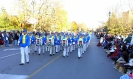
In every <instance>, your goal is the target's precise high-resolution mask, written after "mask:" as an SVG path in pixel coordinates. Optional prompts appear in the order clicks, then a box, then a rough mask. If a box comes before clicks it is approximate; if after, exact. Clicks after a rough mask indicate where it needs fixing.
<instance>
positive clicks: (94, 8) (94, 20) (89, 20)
mask: <svg viewBox="0 0 133 79" xmlns="http://www.w3.org/2000/svg"><path fill="white" fill-rule="evenodd" d="M127 1H128V0H63V5H64V8H65V9H66V10H67V12H68V17H69V21H76V22H78V23H85V24H86V25H87V26H88V27H89V28H95V27H99V25H101V22H106V21H107V19H108V17H109V16H108V13H109V11H110V12H111V11H113V10H112V9H113V8H112V7H116V5H117V8H118V9H119V10H120V9H122V10H123V11H128V10H129V6H127ZM132 1H133V0H132ZM13 4H14V0H0V7H1V6H4V7H5V8H6V9H7V11H9V12H10V11H11V10H12V7H13Z"/></svg>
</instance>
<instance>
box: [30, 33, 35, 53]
mask: <svg viewBox="0 0 133 79" xmlns="http://www.w3.org/2000/svg"><path fill="white" fill-rule="evenodd" d="M29 37H30V46H29V54H30V53H31V50H33V47H34V44H35V37H34V36H33V34H32V33H29ZM33 54H34V53H33Z"/></svg>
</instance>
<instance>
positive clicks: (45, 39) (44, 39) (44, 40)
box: [42, 36, 47, 45]
mask: <svg viewBox="0 0 133 79" xmlns="http://www.w3.org/2000/svg"><path fill="white" fill-rule="evenodd" d="M42 41H43V45H45V44H46V42H47V38H46V36H44V37H43V38H42Z"/></svg>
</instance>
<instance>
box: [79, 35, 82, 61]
mask: <svg viewBox="0 0 133 79" xmlns="http://www.w3.org/2000/svg"><path fill="white" fill-rule="evenodd" d="M82 53H83V37H82V36H80V38H79V40H78V58H79V59H80V58H81V56H82Z"/></svg>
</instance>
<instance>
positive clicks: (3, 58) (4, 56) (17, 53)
mask: <svg viewBox="0 0 133 79" xmlns="http://www.w3.org/2000/svg"><path fill="white" fill-rule="evenodd" d="M17 54H20V52H19V53H15V54H11V55H7V56H3V57H0V59H4V58H7V57H11V56H14V55H17Z"/></svg>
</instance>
